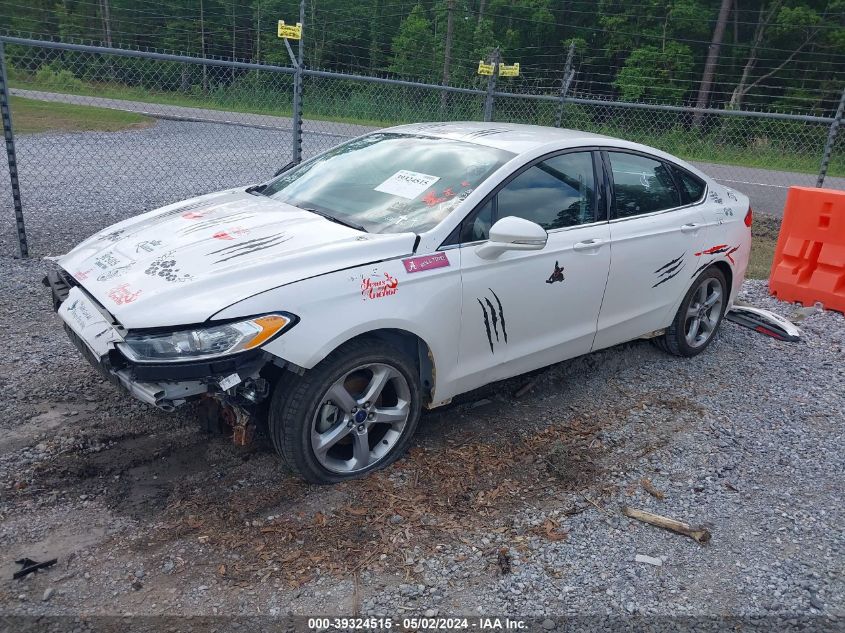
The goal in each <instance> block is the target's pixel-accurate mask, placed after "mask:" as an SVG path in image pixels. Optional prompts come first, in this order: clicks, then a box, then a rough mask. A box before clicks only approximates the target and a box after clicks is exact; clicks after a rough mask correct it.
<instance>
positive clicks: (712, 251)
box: [695, 244, 729, 257]
mask: <svg viewBox="0 0 845 633" xmlns="http://www.w3.org/2000/svg"><path fill="white" fill-rule="evenodd" d="M728 248H729V246H728V245H727V244H718V245H717V246H711V247H710V248H708V249H707V250H703V251H699V252H698V253H696V254H695V256H696V257H701V256H702V255H718V254H719V253H726V252H727V251H728Z"/></svg>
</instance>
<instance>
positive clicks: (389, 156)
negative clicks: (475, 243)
mask: <svg viewBox="0 0 845 633" xmlns="http://www.w3.org/2000/svg"><path fill="white" fill-rule="evenodd" d="M512 157H513V154H511V153H510V152H506V151H503V150H499V149H494V148H492V147H484V146H483V145H475V144H472V143H465V142H462V141H455V140H451V139H444V138H431V137H427V136H414V135H410V134H394V133H386V132H377V133H374V134H369V135H367V136H365V137H362V138H359V139H357V140H354V141H350V142H349V143H344V144H343V145H340V146H338V147H336V148H334V149H332V150H330V151H328V152H326V153H325V154H322V155H320V156H317V157H315V158H312V159H311V160H309V161H307V162H304V163H302V164H301V165H299V166H297V167H294V168H293V169H291V170H290V171H288V172H285V173H284V174H283V175H282V176H280V177H279V178H277V179H275V180H273V181H272V182H270V184H269V185H268V186H267V187H266V188H265V189H263V190H262V191H261V193H263V194H264V195H265V196H270V197H271V198H273V199H275V200H281V201H282V202H287V203H288V204H292V205H294V206H297V207H300V208H303V209H313V210H315V211H317V212H319V213H322V214H324V215H329V216H332V217H335V218H337V219H338V220H342V221H344V222H347V223H352V224H357V225H360V226H362V227H363V228H364V229H365V230H367V231H369V232H371V233H402V232H406V231H413V232H421V231H425V230H428V229H430V228H432V227H434V226H436V225H437V224H439V223H440V222H441V221H442V220H443V219H444V218H445V217H446V216H447V215H449V213H450V212H451V211H452V210H453V209H454V208H455V207H456V206H457V205H458V204H459V203H460V202H461V201H462V200H464V199H465V198H466V197H467V196H468V195H469V194H470V193H471V192H472V190H473V189H475V188H476V187H478V185H479V184H481V182H483V181H484V180H485V179H486V178H487V177H488V176H489V175H490V174H491V173H493V172H494V171H495V170H496V169H498V168H499V167H501V166H502V165H503V164H504V163H505V162H507V161H508V160H510V159H511V158H512Z"/></svg>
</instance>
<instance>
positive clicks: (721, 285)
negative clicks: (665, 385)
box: [654, 267, 728, 357]
mask: <svg viewBox="0 0 845 633" xmlns="http://www.w3.org/2000/svg"><path fill="white" fill-rule="evenodd" d="M727 289H728V284H727V282H726V281H725V276H724V274H722V271H720V270H719V269H718V268H716V267H711V268H708V269H707V270H705V271H704V272H702V273H701V274H700V275H699V276H698V277H697V278H696V280H695V282H693V284H692V286H691V287H690V289H689V291H688V292H687V294H686V296H685V297H684V300H683V301H682V302H681V306H680V307H679V308H678V312H677V314H676V315H675V318H674V320H673V321H672V324H671V325H670V326H669V327H668V328H667V329H666V332H665V334H664V335H663V336H662V337H660V338H657V339H654V341H655V343H657V345H658V347H660V348H661V349H663V350H664V351H666V352H669V353H670V354H674V355H675V356H687V357H689V356H695V355H696V354H700V353H701V352H703V351H704V350H705V349H706V348H707V346H708V345H710V343H711V341H712V340H713V337H714V335H715V334H716V330H718V329H719V325H720V324H721V323H722V317H723V316H724V315H725V308H726V307H727V304H728V296H727Z"/></svg>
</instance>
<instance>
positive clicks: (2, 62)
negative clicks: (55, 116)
mask: <svg viewBox="0 0 845 633" xmlns="http://www.w3.org/2000/svg"><path fill="white" fill-rule="evenodd" d="M9 105H10V104H9V83H8V75H7V74H6V51H5V50H4V46H3V42H2V41H0V116H2V118H3V137H4V138H5V139H6V157H7V158H8V161H9V178H11V180H12V202H13V204H14V206H15V224H16V225H17V230H18V246H19V247H20V251H21V257H29V246H28V245H27V243H26V228H25V227H24V224H23V205H22V204H21V187H20V182H19V181H18V160H17V154H15V135H14V133H13V132H12V113H11V111H10V109H9Z"/></svg>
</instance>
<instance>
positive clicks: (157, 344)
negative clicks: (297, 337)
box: [118, 314, 293, 363]
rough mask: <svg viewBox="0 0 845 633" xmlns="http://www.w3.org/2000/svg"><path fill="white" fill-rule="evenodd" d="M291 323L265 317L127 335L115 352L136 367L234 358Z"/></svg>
mask: <svg viewBox="0 0 845 633" xmlns="http://www.w3.org/2000/svg"><path fill="white" fill-rule="evenodd" d="M291 323H293V318H292V317H291V316H284V315H281V314H268V315H265V316H260V317H256V318H254V319H248V320H246V321H238V322H235V323H224V324H221V325H212V326H209V327H205V328H197V329H195V330H179V331H176V332H164V333H161V334H158V333H157V334H131V333H130V334H128V335H127V336H126V338H125V339H124V340H125V342H124V343H119V344H118V348H119V349H120V351H122V352H123V354H124V355H125V356H126V357H127V358H129V359H130V360H133V361H136V362H139V363H154V362H159V363H161V362H165V363H166V362H174V361H187V360H202V359H206V358H217V357H219V356H228V355H230V354H237V353H238V352H243V351H246V350H250V349H255V348H256V347H258V346H259V345H263V344H264V343H266V342H267V341H269V340H270V339H271V338H273V337H274V336H276V335H277V334H279V333H281V332H282V331H283V330H284V329H285V328H286V327H287V326H288V325H290V324H291Z"/></svg>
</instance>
